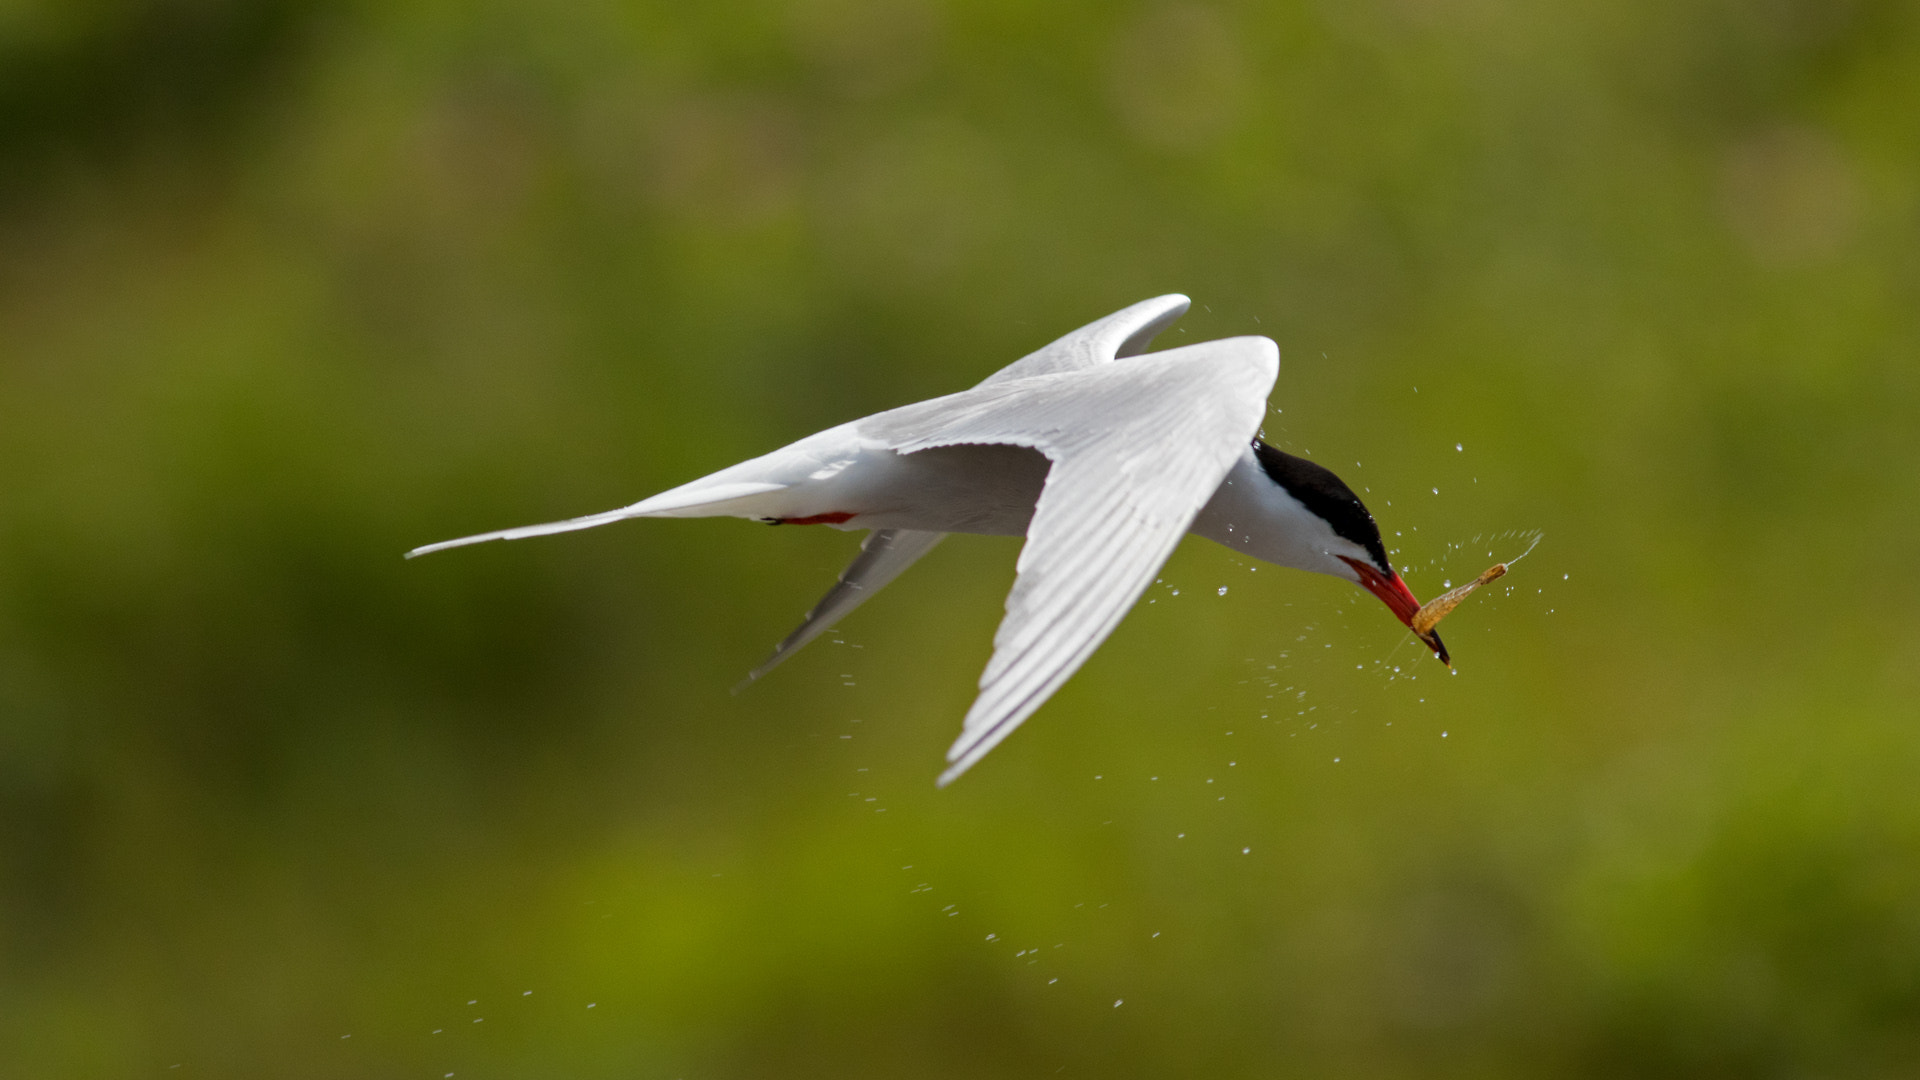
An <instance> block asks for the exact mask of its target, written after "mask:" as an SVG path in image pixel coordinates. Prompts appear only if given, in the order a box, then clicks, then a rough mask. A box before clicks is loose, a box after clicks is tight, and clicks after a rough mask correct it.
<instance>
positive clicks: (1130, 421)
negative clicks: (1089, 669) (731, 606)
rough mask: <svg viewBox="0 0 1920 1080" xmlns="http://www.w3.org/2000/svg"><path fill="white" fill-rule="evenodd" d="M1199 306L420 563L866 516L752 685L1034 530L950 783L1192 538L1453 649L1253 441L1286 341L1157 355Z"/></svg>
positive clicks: (1288, 462)
mask: <svg viewBox="0 0 1920 1080" xmlns="http://www.w3.org/2000/svg"><path fill="white" fill-rule="evenodd" d="M1188 305H1189V301H1188V299H1187V298H1186V297H1184V296H1180V295H1171V296H1161V297H1156V298H1154V299H1152V300H1145V301H1142V302H1140V303H1138V304H1134V305H1133V306H1131V307H1128V308H1124V309H1122V310H1120V311H1117V312H1115V313H1113V314H1112V315H1109V316H1107V317H1106V318H1104V319H1101V320H1099V321H1098V322H1095V323H1091V324H1089V325H1087V326H1083V327H1081V328H1080V329H1078V330H1075V331H1074V332H1073V333H1071V334H1068V335H1067V336H1065V337H1063V338H1061V339H1059V340H1058V341H1055V342H1053V343H1052V344H1050V345H1047V346H1046V347H1045V348H1042V349H1040V350H1039V351H1037V352H1034V353H1030V354H1029V355H1027V356H1025V357H1022V358H1021V359H1019V360H1017V361H1015V362H1014V363H1012V364H1010V365H1008V366H1007V367H1005V368H1003V369H1001V370H1000V371H997V372H995V373H994V374H993V375H992V376H990V377H988V378H987V379H986V381H984V382H982V383H980V384H979V385H978V386H975V387H973V388H972V389H970V390H962V391H961V392H959V393H957V394H949V395H947V396H945V397H938V398H934V399H932V400H929V401H922V402H919V403H918V404H914V405H905V406H902V407H900V408H898V409H889V410H887V411H886V412H882V413H876V414H874V415H872V416H869V417H866V418H864V419H860V420H854V421H852V422H850V423H846V424H841V425H840V426H839V427H835V428H829V429H828V430H826V431H822V432H820V433H818V434H816V435H809V436H808V437H806V438H804V439H801V440H800V441H799V442H796V443H793V444H791V445H789V446H785V447H782V448H781V449H779V450H775V451H773V452H772V453H770V454H765V455H762V456H760V457H757V458H753V459H752V460H750V461H743V462H741V463H740V464H738V465H735V466H732V467H731V468H727V469H722V470H720V471H719V472H716V473H714V474H712V475H710V476H706V477H703V478H701V479H699V480H695V481H693V482H691V483H688V484H682V485H681V486H679V487H677V488H674V489H672V490H670V491H665V492H662V493H660V494H658V495H655V496H653V497H652V498H649V499H642V500H641V501H639V502H637V503H634V504H633V505H631V506H627V507H622V508H621V509H618V510H609V511H607V512H606V513H602V514H591V515H588V516H586V517H578V518H571V519H569V520H566V521H556V522H551V523H548V524H545V525H526V526H522V527H520V528H515V529H502V530H500V531H498V532H490V533H481V534H480V535H478V536H468V537H463V538H461V539H458V540H445V541H442V542H440V543H437V544H427V545H425V546H424V547H418V548H415V549H414V550H412V551H410V552H408V553H407V557H408V558H412V557H413V556H416V555H425V554H427V553H428V552H433V551H440V550H442V549H445V548H451V547H460V546H462V545H465V544H478V543H481V542H483V541H487V540H518V539H521V538H523V537H529V536H546V535H548V534H550V533H562V532H571V531H573V530H575V529H590V528H593V527H595V526H598V525H606V524H610V523H612V522H615V521H623V520H625V519H627V518H640V517H743V518H752V519H755V520H759V521H764V522H768V523H770V524H785V525H831V526H833V527H835V528H839V529H868V530H871V532H869V533H868V535H867V538H866V540H865V542H863V543H862V544H861V545H860V554H859V556H858V557H856V558H855V559H854V560H853V562H852V564H851V565H849V566H848V567H847V569H846V571H845V572H844V573H842V574H841V575H840V580H839V582H838V583H837V584H835V585H834V586H833V588H832V589H830V590H828V592H827V594H826V596H824V597H823V598H821V600H820V602H819V603H818V604H816V605H815V606H814V608H813V610H811V611H809V612H807V616H806V619H805V620H804V621H803V622H801V624H800V626H799V628H798V629H796V630H795V631H794V632H793V633H792V634H790V635H788V636H787V638H786V640H784V641H782V642H781V643H780V644H779V645H778V646H777V647H776V648H775V649H774V651H773V654H772V655H771V656H769V657H768V658H767V659H766V661H765V662H763V663H762V664H761V665H760V666H759V667H757V668H755V669H754V670H753V672H752V673H751V674H750V675H749V676H748V677H747V678H748V681H749V682H751V681H752V680H754V679H758V678H759V677H760V676H762V675H765V674H766V673H767V672H768V671H771V670H772V669H773V668H774V666H775V665H777V664H779V663H780V662H781V661H782V660H785V659H786V658H787V657H789V656H791V655H793V653H794V652H795V651H796V650H798V649H799V648H800V647H801V646H803V645H805V644H806V643H807V642H809V641H812V640H813V639H814V638H816V637H818V636H820V634H821V633H823V632H824V631H826V630H827V629H828V628H829V627H831V626H833V625H834V624H835V623H836V622H838V621H839V620H840V619H841V618H842V617H843V616H845V615H846V614H847V613H848V612H850V611H852V610H853V609H854V608H856V607H858V606H859V605H860V604H861V602H863V601H864V600H866V599H867V598H868V597H870V596H872V595H873V594H874V593H876V592H878V591H880V589H881V588H883V587H885V586H886V585H887V584H888V583H889V582H891V581H893V579H894V578H896V577H899V576H900V574H901V572H902V571H904V570H906V569H907V567H909V566H911V565H913V563H914V561H915V560H917V559H919V558H920V557H921V556H922V555H925V554H926V553H927V552H928V551H931V550H932V549H933V546H934V545H935V544H937V543H939V542H940V540H941V538H942V537H944V536H946V534H948V533H956V532H959V533H984V534H989V535H1005V536H1025V537H1026V538H1027V539H1026V545H1025V546H1024V547H1023V548H1021V551H1020V559H1019V562H1018V564H1017V570H1018V576H1017V577H1016V579H1015V581H1014V584H1013V590H1012V592H1010V593H1009V594H1008V596H1007V603H1006V609H1007V613H1006V617H1005V618H1004V619H1002V620H1001V623H1000V628H999V630H998V631H997V632H996V633H995V634H994V637H993V657H992V659H991V660H989V661H988V663H987V668H986V671H985V672H984V673H983V674H982V675H981V676H980V693H979V696H978V697H977V698H975V700H974V702H973V706H972V708H970V709H969V710H968V711H967V716H966V720H965V721H964V723H963V725H962V729H961V733H960V737H959V739H958V740H957V741H955V742H954V744H953V747H952V748H951V749H950V750H948V751H947V762H948V767H947V769H946V771H945V772H944V773H942V774H941V775H940V779H939V783H940V785H941V786H945V785H946V784H948V783H950V782H952V781H953V780H954V778H956V777H958V776H959V775H960V774H961V773H963V772H965V771H966V770H967V769H968V768H969V767H971V766H972V765H973V763H974V762H976V761H978V760H980V758H981V757H982V756H983V755H984V754H986V753H987V751H989V750H991V749H993V747H994V746H996V745H998V744H999V742H1000V740H1002V739H1004V738H1006V737H1007V735H1008V734H1009V733H1011V732H1012V731H1013V729H1014V728H1016V727H1018V726H1019V725H1020V723H1021V721H1023V720H1025V719H1026V718H1027V717H1028V716H1030V715H1032V714H1033V712H1034V710H1036V709H1038V708H1039V707H1040V706H1041V705H1042V704H1043V703H1045V702H1046V700H1047V698H1048V697H1050V696H1052V694H1053V692H1054V691H1055V690H1057V689H1059V688H1060V685H1061V684H1062V683H1064V682H1066V680H1067V679H1068V677H1069V676H1071V675H1072V674H1073V673H1074V672H1075V671H1077V670H1078V669H1079V668H1080V665H1081V664H1083V663H1085V662H1086V660H1087V658H1088V657H1089V656H1091V655H1092V654H1093V651H1094V650H1095V649H1097V648H1099V647H1100V643H1101V642H1102V641H1105V640H1106V638H1107V635H1109V634H1111V633H1112V632H1113V629H1114V627H1115V626H1117V625H1118V624H1119V622H1120V620H1121V618H1122V617H1123V616H1125V615H1126V613H1127V611H1128V609H1130V608H1131V607H1132V606H1133V604H1134V601H1136V600H1138V599H1139V597H1140V594H1141V593H1142V592H1144V591H1145V590H1146V588H1147V586H1148V585H1149V584H1151V583H1152V582H1153V580H1154V575H1155V574H1156V573H1157V572H1158V571H1159V569H1160V566H1161V564H1163V563H1165V562H1166V560H1167V558H1168V556H1170V555H1171V554H1172V553H1173V549H1174V547H1175V546H1176V545H1178V544H1179V542H1180V538H1181V537H1182V536H1184V535H1186V534H1187V533H1188V532H1193V533H1196V534H1198V535H1200V536H1204V537H1206V538H1207V539H1209V540H1214V541H1217V542H1218V543H1221V544H1224V545H1226V546H1227V547H1229V548H1232V549H1233V550H1234V551H1237V552H1240V553H1242V554H1245V555H1249V556H1252V557H1253V558H1256V559H1261V560H1263V561H1266V562H1270V563H1276V564H1278V565H1281V566H1290V567H1293V568H1295V569H1299V570H1309V571H1313V572H1315V573H1320V574H1331V575H1332V576H1334V577H1338V578H1344V579H1346V580H1348V581H1351V582H1353V583H1355V584H1356V585H1359V586H1360V587H1362V588H1364V589H1366V590H1367V591H1369V592H1371V593H1373V595H1375V596H1377V597H1379V598H1380V600H1381V601H1383V602H1384V603H1385V604H1386V605H1387V607H1388V609H1389V610H1391V611H1392V612H1393V613H1394V615H1395V616H1396V617H1398V618H1399V619H1400V621H1401V622H1403V623H1406V624H1407V625H1408V626H1409V628H1411V629H1413V630H1414V632H1415V633H1416V634H1417V635H1418V636H1419V637H1420V639H1421V640H1422V641H1424V642H1425V643H1426V644H1427V646H1428V647H1429V648H1431V649H1432V650H1433V652H1434V654H1435V655H1436V656H1438V657H1439V658H1440V660H1441V661H1443V662H1449V663H1450V661H1448V657H1447V650H1446V647H1445V646H1444V645H1442V644H1441V642H1440V637H1439V635H1438V634H1436V633H1434V632H1433V629H1432V626H1431V624H1423V625H1422V626H1420V627H1418V628H1416V627H1414V623H1413V617H1414V615H1415V614H1416V613H1417V612H1418V611H1419V610H1420V602H1419V601H1418V600H1416V599H1415V598H1414V595H1413V593H1412V591H1411V590H1409V589H1408V588H1407V586H1406V583H1405V582H1403V581H1402V580H1400V575H1399V574H1397V573H1395V572H1394V569H1393V566H1392V564H1391V563H1390V562H1388V560H1387V551H1386V548H1385V546H1384V545H1383V544H1382V543H1381V541H1380V530H1379V528H1378V526H1376V525H1375V524H1374V521H1373V516H1372V515H1371V514H1369V513H1368V512H1367V508H1366V506H1365V505H1363V504H1362V503H1361V502H1360V498H1359V496H1357V495H1355V494H1354V493H1353V489H1352V488H1349V487H1348V486H1347V485H1346V484H1345V483H1342V482H1341V480H1340V478H1339V477H1337V476H1335V475H1334V474H1333V473H1332V472H1329V471H1328V470H1326V469H1324V468H1322V467H1320V466H1319V465H1316V464H1314V463H1313V462H1311V461H1307V460H1305V459H1303V458H1298V457H1295V456H1293V455H1291V454H1287V453H1284V452H1282V451H1280V450H1276V449H1275V448H1273V447H1271V446H1268V445H1267V444H1266V443H1264V442H1262V441H1260V439H1258V438H1257V437H1256V433H1257V431H1258V429H1259V427H1260V421H1261V418H1262V417H1263V416H1265V414H1266V408H1267V394H1268V393H1269V392H1270V391H1271V390H1272V388H1273V381H1274V379H1275V377H1276V376H1277V375H1278V374H1279V370H1280V350H1279V348H1278V347H1277V346H1275V345H1274V343H1273V342H1272V341H1271V340H1269V339H1267V338H1264V337H1235V338H1225V339H1222V340H1219V341H1208V342H1202V343H1199V344H1195V345H1185V346H1182V347H1180V348H1176V349H1165V350H1162V351H1159V352H1152V353H1149V352H1147V347H1148V345H1149V344H1150V343H1151V342H1152V341H1153V339H1154V337H1155V336H1156V335H1158V334H1159V333H1160V332H1161V331H1162V330H1165V329H1166V328H1167V327H1168V326H1169V325H1171V324H1172V323H1173V321H1174V320H1175V319H1178V318H1179V317H1180V316H1181V315H1182V314H1184V313H1185V312H1186V310H1187V307H1188ZM743 685H744V684H743Z"/></svg>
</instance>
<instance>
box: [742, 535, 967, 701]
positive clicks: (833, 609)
mask: <svg viewBox="0 0 1920 1080" xmlns="http://www.w3.org/2000/svg"><path fill="white" fill-rule="evenodd" d="M946 535H947V534H946V533H941V532H921V531H918V530H914V529H875V530H874V531H873V532H870V533H868V534H867V538H866V539H865V540H864V541H862V542H861V544H860V554H858V555H856V556H854V559H853V562H851V563H849V564H848V565H847V568H846V569H845V570H843V571H841V573H840V580H839V581H837V582H835V583H834V586H833V588H831V589H828V590H827V595H825V596H823V597H821V598H820V602H819V603H817V604H815V605H813V609H812V610H810V611H808V612H807V617H806V618H805V619H803V620H802V621H801V623H800V625H799V627H798V628H797V629H795V630H794V632H793V633H791V634H788V635H787V637H786V640H784V641H782V642H781V643H780V644H778V645H776V646H774V648H773V653H772V655H770V656H768V657H767V658H766V659H765V660H763V661H761V662H760V666H759V667H756V668H754V669H753V670H752V671H750V672H748V673H747V677H746V678H745V679H744V680H742V681H741V683H740V685H738V686H736V687H734V688H733V692H734V693H736V694H737V693H739V692H740V691H742V690H745V689H746V688H747V687H748V686H750V685H751V684H752V683H753V682H754V681H755V680H756V679H759V678H760V677H761V676H762V675H765V674H766V673H767V672H769V671H772V670H773V669H774V668H776V667H779V666H780V663H781V662H782V661H784V660H785V659H786V658H787V657H789V656H792V655H793V654H794V653H796V652H798V651H800V648H801V646H803V645H805V644H806V643H807V642H809V641H812V640H813V639H814V638H817V637H819V636H820V635H821V634H824V633H826V632H827V631H828V630H829V629H831V628H832V627H833V624H835V623H837V622H839V621H840V620H841V619H842V618H844V617H846V615H847V613H849V612H851V611H852V610H853V609H854V608H857V607H859V606H860V605H861V604H863V603H865V602H866V600H867V598H868V597H870V596H872V595H873V594H874V593H877V592H879V591H880V590H881V589H884V588H886V587H887V585H888V584H889V583H890V582H892V581H893V579H894V578H897V577H899V576H900V575H901V574H902V573H903V572H905V570H906V569H907V567H909V566H912V565H913V564H914V563H915V562H917V561H918V560H919V558H920V556H922V555H925V554H926V553H927V552H929V551H932V550H933V548H934V545H936V544H938V543H939V542H940V541H941V540H942V539H944V538H945V537H946Z"/></svg>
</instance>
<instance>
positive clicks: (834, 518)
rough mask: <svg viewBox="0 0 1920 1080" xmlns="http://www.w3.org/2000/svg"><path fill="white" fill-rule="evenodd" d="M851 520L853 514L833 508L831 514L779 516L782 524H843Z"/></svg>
mask: <svg viewBox="0 0 1920 1080" xmlns="http://www.w3.org/2000/svg"><path fill="white" fill-rule="evenodd" d="M852 520H853V515H852V514H850V513H848V512H847V511H845V510H835V511H834V512H833V513H831V514H815V515H813V516H812V517H803V518H781V519H780V524H782V525H843V524H845V523H847V522H849V521H852Z"/></svg>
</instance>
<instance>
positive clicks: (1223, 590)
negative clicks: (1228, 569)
mask: <svg viewBox="0 0 1920 1080" xmlns="http://www.w3.org/2000/svg"><path fill="white" fill-rule="evenodd" d="M1220 595H1221V596H1225V595H1227V587H1226V586H1225V585H1222V586H1220Z"/></svg>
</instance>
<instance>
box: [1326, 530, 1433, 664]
mask: <svg viewBox="0 0 1920 1080" xmlns="http://www.w3.org/2000/svg"><path fill="white" fill-rule="evenodd" d="M1336 557H1337V558H1338V559H1339V560H1340V561H1341V562H1343V563H1346V564H1347V565H1348V566H1351V567H1353V572H1354V573H1355V574H1357V575H1359V577H1360V585H1361V587H1362V588H1364V589H1366V590H1367V591H1368V592H1370V593H1372V594H1373V595H1375V596H1377V597H1379V598H1380V602H1381V603H1383V604H1385V605H1387V609H1388V610H1389V611H1392V612H1393V614H1394V617H1395V618H1397V619H1399V620H1400V621H1401V622H1403V623H1405V624H1406V626H1407V629H1409V630H1412V631H1413V634H1414V636H1415V637H1417V638H1419V639H1420V640H1421V641H1423V642H1425V643H1426V646H1427V648H1429V649H1432V650H1433V655H1435V656H1437V657H1439V658H1440V662H1441V663H1443V664H1445V665H1447V666H1448V667H1452V666H1453V658H1452V657H1450V656H1448V655H1447V646H1446V645H1445V643H1443V642H1442V641H1441V640H1440V635H1439V634H1437V633H1435V632H1434V629H1433V623H1432V622H1430V623H1427V624H1426V625H1424V626H1423V625H1420V622H1419V621H1418V620H1416V616H1418V615H1420V613H1421V611H1422V608H1421V606H1420V601H1419V600H1418V599H1417V598H1415V597H1414V595H1413V590H1412V589H1409V588H1407V583H1406V582H1404V581H1402V580H1400V575H1399V574H1395V573H1392V572H1388V573H1381V572H1380V568H1379V567H1377V566H1374V565H1373V564H1372V563H1369V562H1363V561H1361V560H1359V559H1349V558H1347V557H1346V556H1345V555H1340V556H1336ZM1449 595H1451V594H1449ZM1463 595H1464V594H1463ZM1459 602H1460V601H1459V599H1457V598H1456V599H1455V600H1454V601H1453V603H1454V604H1457V603H1459ZM1452 609H1453V604H1448V605H1447V610H1448V611H1451V610H1452ZM1440 614H1441V615H1444V614H1446V612H1445V611H1443V612H1441V613H1440ZM1439 621H1440V619H1439V616H1435V617H1434V618H1433V622H1439Z"/></svg>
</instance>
